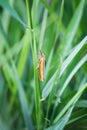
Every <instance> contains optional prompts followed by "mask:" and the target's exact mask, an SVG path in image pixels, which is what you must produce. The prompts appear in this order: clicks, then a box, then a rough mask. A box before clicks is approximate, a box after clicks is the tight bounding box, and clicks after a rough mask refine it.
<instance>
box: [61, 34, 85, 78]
mask: <svg viewBox="0 0 87 130" xmlns="http://www.w3.org/2000/svg"><path fill="white" fill-rule="evenodd" d="M85 44H87V36H86V37H85V38H84V39H83V40H82V41H81V42H80V43H79V44H78V45H77V46H76V47H75V48H74V49H73V51H72V52H71V54H70V55H69V56H68V57H67V58H66V59H65V61H64V62H63V64H62V68H61V72H60V77H61V76H62V75H63V73H64V71H65V69H66V68H67V67H68V65H69V64H70V63H71V61H72V60H73V59H74V57H75V56H76V55H77V54H78V52H79V51H80V50H81V49H82V47H83V46H84V45H85Z"/></svg>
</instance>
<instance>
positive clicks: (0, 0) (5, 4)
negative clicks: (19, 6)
mask: <svg viewBox="0 0 87 130" xmlns="http://www.w3.org/2000/svg"><path fill="white" fill-rule="evenodd" d="M0 5H1V6H2V7H3V8H5V9H7V10H8V12H9V13H10V14H11V15H12V16H13V17H14V18H15V19H16V20H18V21H19V22H20V23H21V24H22V25H23V26H24V27H26V24H25V23H24V21H23V20H22V19H21V18H20V17H19V15H18V13H17V12H16V10H14V9H13V8H12V7H11V6H10V5H9V3H8V2H7V1H6V0H0Z"/></svg>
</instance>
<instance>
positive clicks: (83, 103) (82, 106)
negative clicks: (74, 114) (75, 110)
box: [76, 100, 87, 108]
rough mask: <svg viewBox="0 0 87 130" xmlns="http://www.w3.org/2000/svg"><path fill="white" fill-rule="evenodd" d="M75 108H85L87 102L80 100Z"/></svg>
mask: <svg viewBox="0 0 87 130" xmlns="http://www.w3.org/2000/svg"><path fill="white" fill-rule="evenodd" d="M76 107H80V108H87V100H80V101H78V102H77V104H76Z"/></svg>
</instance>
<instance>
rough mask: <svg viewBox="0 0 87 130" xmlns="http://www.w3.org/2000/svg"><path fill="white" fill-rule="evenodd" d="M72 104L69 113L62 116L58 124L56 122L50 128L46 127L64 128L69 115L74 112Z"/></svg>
mask: <svg viewBox="0 0 87 130" xmlns="http://www.w3.org/2000/svg"><path fill="white" fill-rule="evenodd" d="M73 107H74V106H72V107H71V108H70V109H69V110H68V111H67V113H66V114H65V115H64V116H63V117H62V119H60V120H59V121H58V122H57V123H56V124H54V125H53V126H50V127H49V128H47V129H45V130H63V129H64V127H65V125H66V124H67V122H68V120H69V117H70V115H71V113H72V110H73Z"/></svg>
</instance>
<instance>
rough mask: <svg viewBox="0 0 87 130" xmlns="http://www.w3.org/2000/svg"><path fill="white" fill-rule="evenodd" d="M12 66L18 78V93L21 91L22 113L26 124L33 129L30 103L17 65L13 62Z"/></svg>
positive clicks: (30, 129)
mask: <svg viewBox="0 0 87 130" xmlns="http://www.w3.org/2000/svg"><path fill="white" fill-rule="evenodd" d="M12 66H13V70H14V75H15V79H16V83H17V87H18V93H19V98H20V103H21V108H22V113H23V116H24V119H25V124H26V126H27V129H28V130H33V129H34V128H33V125H32V122H31V117H30V112H29V108H28V105H27V101H26V97H25V93H24V90H23V86H22V84H21V82H20V80H19V77H18V74H17V70H16V67H15V65H14V64H12Z"/></svg>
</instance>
